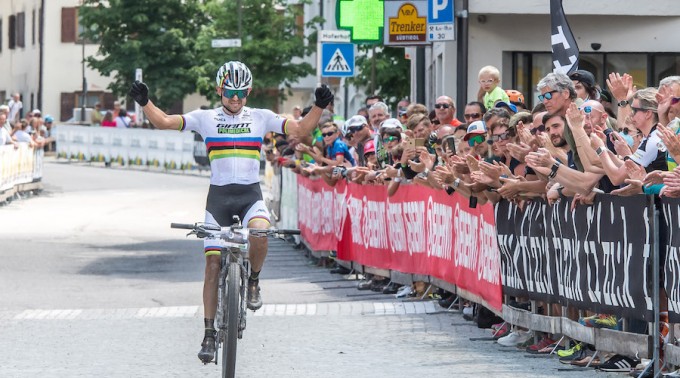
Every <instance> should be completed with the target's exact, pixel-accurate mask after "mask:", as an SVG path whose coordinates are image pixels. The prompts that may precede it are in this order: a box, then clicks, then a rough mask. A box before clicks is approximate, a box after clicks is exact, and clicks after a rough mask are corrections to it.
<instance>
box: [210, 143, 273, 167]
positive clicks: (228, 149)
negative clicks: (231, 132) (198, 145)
mask: <svg viewBox="0 0 680 378" xmlns="http://www.w3.org/2000/svg"><path fill="white" fill-rule="evenodd" d="M205 145H206V146H207V147H208V158H209V159H210V161H211V162H212V161H213V160H215V159H222V158H235V157H238V158H246V159H255V160H257V161H259V160H260V147H261V146H262V138H259V137H251V138H233V137H224V138H220V137H208V138H206V139H205Z"/></svg>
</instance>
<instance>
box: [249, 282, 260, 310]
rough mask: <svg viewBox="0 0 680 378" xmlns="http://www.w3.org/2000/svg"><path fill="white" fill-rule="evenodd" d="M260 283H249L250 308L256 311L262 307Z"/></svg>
mask: <svg viewBox="0 0 680 378" xmlns="http://www.w3.org/2000/svg"><path fill="white" fill-rule="evenodd" d="M258 284H259V282H258V281H248V308H249V309H251V310H253V311H256V310H259V309H260V307H262V297H261V296H260V285H258Z"/></svg>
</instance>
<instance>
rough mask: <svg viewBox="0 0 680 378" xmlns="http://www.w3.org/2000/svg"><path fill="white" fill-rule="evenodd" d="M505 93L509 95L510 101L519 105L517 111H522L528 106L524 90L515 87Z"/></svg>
mask: <svg viewBox="0 0 680 378" xmlns="http://www.w3.org/2000/svg"><path fill="white" fill-rule="evenodd" d="M505 93H506V94H507V95H508V98H509V99H510V103H511V104H513V105H515V106H516V107H517V111H522V110H525V109H526V108H527V105H526V103H525V102H524V95H523V94H522V92H520V91H518V90H515V89H506V90H505ZM515 113H517V112H515Z"/></svg>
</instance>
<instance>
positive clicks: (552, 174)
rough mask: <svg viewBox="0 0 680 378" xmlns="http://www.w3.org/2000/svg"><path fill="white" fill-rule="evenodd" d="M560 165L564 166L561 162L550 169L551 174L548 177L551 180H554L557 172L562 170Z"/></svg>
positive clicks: (557, 162)
mask: <svg viewBox="0 0 680 378" xmlns="http://www.w3.org/2000/svg"><path fill="white" fill-rule="evenodd" d="M560 165H562V163H560V162H559V161H556V162H555V164H553V166H552V168H550V174H549V175H548V178H549V179H551V180H552V179H554V178H555V176H557V170H558V169H559V168H560Z"/></svg>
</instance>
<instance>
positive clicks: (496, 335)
mask: <svg viewBox="0 0 680 378" xmlns="http://www.w3.org/2000/svg"><path fill="white" fill-rule="evenodd" d="M510 333H511V330H510V324H508V323H505V325H504V326H503V327H501V328H499V329H497V330H495V331H493V339H494V340H498V339H500V338H501V337H505V336H507V335H509V334H510Z"/></svg>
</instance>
